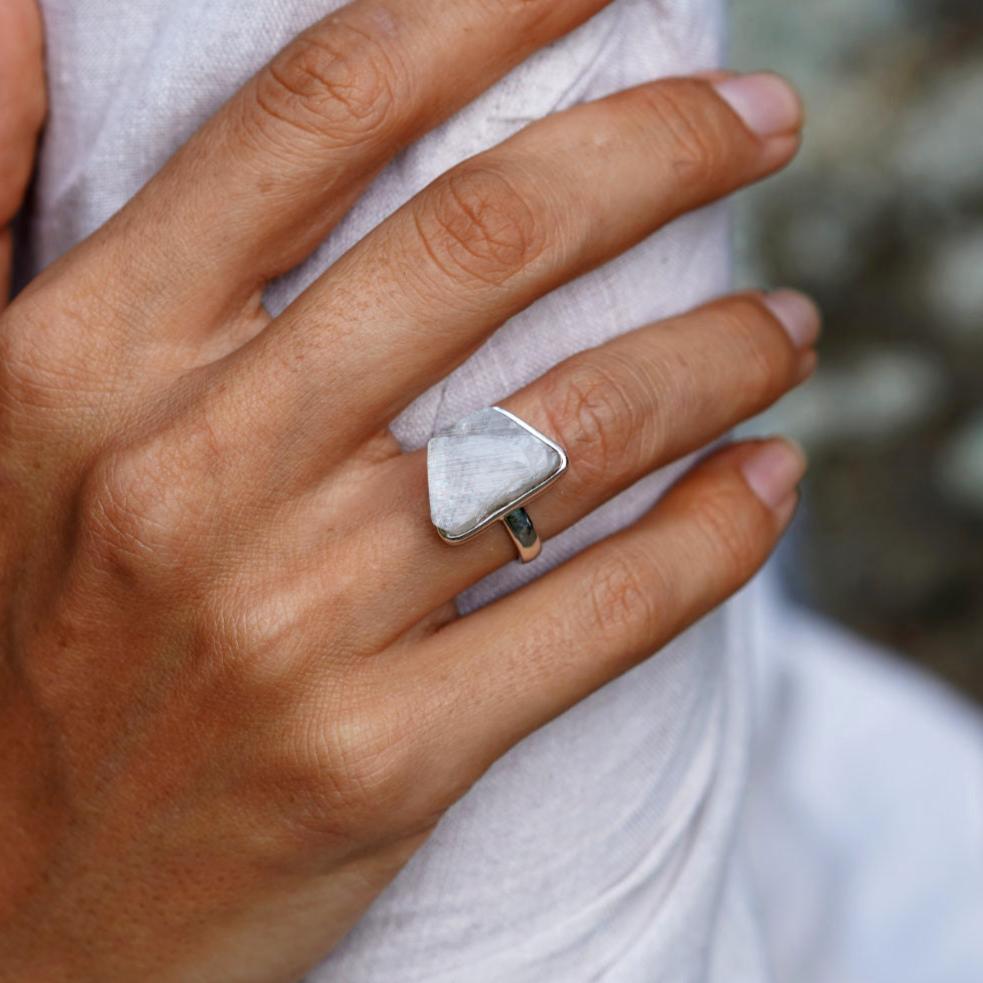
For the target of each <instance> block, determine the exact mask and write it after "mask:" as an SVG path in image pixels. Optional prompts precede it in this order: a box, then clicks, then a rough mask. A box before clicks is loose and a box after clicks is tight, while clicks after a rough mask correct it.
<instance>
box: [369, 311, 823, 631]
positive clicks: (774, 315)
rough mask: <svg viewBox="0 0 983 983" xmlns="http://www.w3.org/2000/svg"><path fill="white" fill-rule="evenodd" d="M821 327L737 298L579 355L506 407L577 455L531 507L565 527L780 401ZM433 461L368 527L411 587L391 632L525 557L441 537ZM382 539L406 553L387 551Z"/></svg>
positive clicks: (496, 541) (397, 576)
mask: <svg viewBox="0 0 983 983" xmlns="http://www.w3.org/2000/svg"><path fill="white" fill-rule="evenodd" d="M819 329H820V317H819V312H818V311H817V309H816V307H815V305H814V304H813V303H812V302H811V301H810V300H808V298H806V297H804V296H803V295H801V294H798V293H796V292H793V291H779V292H776V293H773V294H770V295H761V294H743V295H737V296H733V297H729V298H725V299H723V300H720V301H717V302H715V303H712V304H709V305H707V306H705V307H702V308H700V309H698V310H695V311H693V312H691V313H689V314H686V315H683V316H681V317H678V318H673V319H671V320H669V321H665V322H661V323H658V324H654V325H649V326H647V327H643V328H640V329H638V330H636V331H633V332H630V333H628V334H626V335H623V336H622V337H620V338H617V339H615V340H614V341H612V342H609V343H607V344H606V345H602V346H601V347H599V348H596V349H593V350H590V351H587V352H584V353H582V354H580V355H576V356H574V357H573V358H572V359H568V360H567V361H566V362H563V363H561V364H560V365H558V366H557V367H556V368H555V369H554V370H552V372H550V373H548V374H547V375H546V376H544V377H543V378H541V379H539V380H537V381H536V382H534V383H533V384H532V385H530V386H528V387H527V388H525V389H524V390H522V391H521V392H519V393H516V394H515V395H514V396H512V397H511V398H509V399H508V400H506V401H504V402H503V403H502V406H503V407H504V408H505V409H508V410H509V411H511V412H514V413H515V414H516V415H517V416H519V417H520V418H521V419H523V420H526V421H528V422H529V423H530V424H532V426H534V427H536V428H537V429H539V430H541V431H542V432H543V433H545V434H546V435H548V436H550V437H551V438H554V439H555V440H557V441H558V442H559V443H560V444H561V445H563V446H564V447H565V449H566V450H567V452H568V454H569V459H570V463H569V469H568V471H567V473H566V474H565V475H564V476H563V478H561V480H560V481H558V482H557V483H556V484H555V485H554V486H552V487H551V488H550V490H549V491H548V492H547V493H546V494H544V495H543V496H542V497H540V498H537V499H536V501H535V502H534V503H533V504H532V505H531V506H530V513H531V514H532V516H533V519H534V521H535V524H536V528H537V531H538V532H539V534H540V535H541V536H542V537H543V538H548V537H550V536H553V535H555V534H557V533H559V532H561V531H562V530H563V529H565V528H567V527H568V526H570V525H571V524H573V523H574V522H576V521H577V520H578V519H580V518H582V517H583V516H585V515H587V514H588V513H589V512H591V511H592V510H593V509H595V508H597V507H598V506H599V505H601V504H602V503H603V502H605V501H606V500H608V499H609V498H611V497H612V496H614V495H615V494H617V493H618V492H620V491H621V490H623V489H625V488H627V487H628V486H630V485H631V484H633V483H634V482H636V481H638V480H639V479H641V478H642V477H644V476H645V475H647V474H649V473H650V472H652V471H654V470H655V469H657V468H659V467H663V466H665V465H667V464H669V463H670V462H672V461H674V460H677V459H678V458H680V457H682V456H684V455H686V454H688V453H690V452H692V451H695V450H697V449H699V448H700V447H702V446H705V445H706V444H708V443H710V442H711V441H713V440H714V439H716V438H717V437H719V436H721V435H722V434H724V433H726V432H727V431H728V430H730V429H731V428H732V427H734V426H735V425H737V424H738V423H740V422H741V421H743V420H745V419H747V418H748V417H750V416H752V415H754V414H755V413H757V412H759V411H761V410H762V409H764V408H765V407H766V406H768V405H769V404H771V403H772V402H774V401H775V400H776V399H778V398H780V397H781V396H782V395H783V394H784V393H786V392H787V391H788V390H789V389H791V388H793V387H794V386H795V385H797V384H798V383H800V382H801V381H802V380H803V379H805V378H806V377H807V376H808V375H809V374H810V373H811V372H812V369H813V368H814V366H815V362H816V354H815V351H814V350H813V345H814V343H815V341H816V338H817V337H818V334H819ZM425 457H426V452H425V451H420V452H417V453H414V454H409V455H405V456H403V457H400V458H398V459H396V460H394V461H392V462H391V463H390V464H388V465H385V466H384V467H385V468H386V469H387V472H388V473H383V474H377V475H376V476H375V477H374V479H373V483H374V484H375V485H376V487H378V488H381V489H386V490H387V492H386V495H387V498H386V500H385V501H384V503H382V504H381V505H380V506H379V507H378V508H377V509H376V510H375V511H376V515H377V516H378V517H379V518H378V519H377V521H376V522H374V523H369V524H368V525H367V526H366V527H365V529H364V530H363V531H361V532H360V533H359V534H360V535H365V536H366V537H367V540H366V543H365V548H364V549H360V550H359V555H361V556H364V557H366V558H367V559H366V562H368V563H370V564H371V563H372V562H374V560H373V557H375V558H378V559H379V561H380V562H381V563H384V567H385V568H384V569H382V568H380V570H379V571H378V574H379V576H380V577H386V578H389V579H390V580H391V581H392V582H395V583H400V584H402V585H404V587H403V588H401V590H400V591H399V592H398V593H395V594H394V596H393V597H392V598H391V601H390V603H389V605H388V609H387V619H386V624H385V625H383V624H382V623H381V622H380V625H379V630H380V632H382V633H383V634H384V635H387V636H388V635H390V634H397V635H398V634H399V633H400V632H402V631H404V630H405V629H406V628H407V627H408V626H410V625H411V624H413V623H414V622H415V621H416V620H417V619H418V618H419V613H420V612H421V611H429V610H433V609H435V608H437V607H439V606H440V605H441V604H442V603H444V602H446V601H448V600H449V599H451V598H453V597H454V596H455V595H456V594H458V593H460V591H462V590H463V589H465V588H466V587H468V586H470V585H471V584H473V583H474V582H475V581H477V580H478V579H480V578H481V577H483V576H485V575H486V574H488V573H491V572H492V571H493V570H495V569H496V568H498V567H500V566H501V565H502V564H504V563H506V562H508V561H509V560H511V559H513V558H514V556H515V550H514V547H513V545H512V543H511V541H510V540H509V538H508V537H507V536H506V534H505V532H504V530H495V529H492V530H489V531H488V532H487V533H485V534H483V535H482V536H480V537H479V538H476V539H474V540H471V541H469V542H467V543H466V544H464V545H463V546H461V547H457V548H455V547H450V546H448V545H447V544H445V543H444V542H442V541H441V540H440V539H439V538H438V536H437V535H436V533H435V531H434V530H433V528H432V526H431V525H430V523H429V522H428V521H427V511H428V510H427V503H426V496H427V490H426V477H425V475H426V462H425ZM373 542H375V543H378V542H389V543H393V544H398V545H397V547H396V548H395V549H392V550H390V551H388V552H387V553H386V554H385V556H384V557H382V556H380V555H379V552H378V550H373V549H372V543H373Z"/></svg>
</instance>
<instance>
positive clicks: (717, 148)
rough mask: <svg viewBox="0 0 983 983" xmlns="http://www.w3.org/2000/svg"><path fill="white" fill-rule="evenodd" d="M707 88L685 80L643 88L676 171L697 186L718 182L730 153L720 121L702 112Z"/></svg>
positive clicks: (663, 144) (642, 91) (682, 178)
mask: <svg viewBox="0 0 983 983" xmlns="http://www.w3.org/2000/svg"><path fill="white" fill-rule="evenodd" d="M704 90H705V86H703V85H701V84H700V83H697V82H693V81H690V80H684V79H673V80H670V81H666V82H661V83H658V84H656V85H653V86H648V87H646V88H644V89H642V90H640V91H641V93H642V98H643V99H644V102H645V108H646V110H647V112H648V113H649V114H651V115H653V116H654V117H655V120H656V124H657V126H658V128H659V132H660V136H661V143H662V146H663V148H664V151H663V152H664V153H665V155H666V156H667V157H668V158H669V161H670V164H671V166H672V169H673V171H674V172H675V173H676V175H677V176H678V177H679V179H680V180H685V181H687V182H692V183H694V184H696V185H706V184H715V183H717V181H718V179H719V177H720V175H721V174H722V173H724V170H725V167H726V161H727V156H728V155H727V150H728V148H727V145H726V140H725V138H724V134H723V131H722V130H721V128H720V126H719V123H718V122H716V121H715V120H714V119H713V118H712V117H711V116H710V114H708V113H705V112H701V111H700V107H701V106H702V104H703V102H704V101H705V96H704Z"/></svg>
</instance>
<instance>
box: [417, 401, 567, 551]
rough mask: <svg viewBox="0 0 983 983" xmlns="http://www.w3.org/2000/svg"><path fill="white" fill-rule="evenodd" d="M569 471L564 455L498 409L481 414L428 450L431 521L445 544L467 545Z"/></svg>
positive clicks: (437, 439) (440, 436) (439, 437)
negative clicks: (458, 542)
mask: <svg viewBox="0 0 983 983" xmlns="http://www.w3.org/2000/svg"><path fill="white" fill-rule="evenodd" d="M565 468H566V457H565V455H564V454H563V452H562V450H560V448H559V447H557V445H556V444H554V443H553V442H552V441H551V440H549V439H548V438H546V437H544V436H543V435H542V434H541V433H539V432H538V431H537V430H534V429H533V428H532V427H530V426H528V425H527V424H525V423H522V422H521V421H520V420H518V419H517V418H516V417H513V416H511V415H510V414H508V413H506V412H505V411H504V410H501V409H499V408H498V407H492V408H491V409H484V410H479V411H478V412H477V413H472V414H471V415H470V416H467V417H465V418H464V419H463V420H460V421H459V422H458V423H457V424H455V425H454V426H453V427H452V428H451V429H450V430H447V431H445V432H444V433H441V434H438V435H437V436H436V437H434V438H433V439H432V440H431V441H430V443H429V445H428V447H427V474H428V479H429V483H430V518H431V519H432V521H433V524H434V525H435V526H436V527H437V529H438V531H439V532H440V534H441V535H442V536H443V537H444V538H445V539H452V540H458V539H466V538H467V537H468V536H470V535H472V534H473V533H475V532H477V531H478V530H479V529H481V528H482V526H484V525H485V524H487V523H488V522H489V521H490V520H491V519H493V518H501V517H502V515H506V514H508V512H510V511H512V510H513V509H515V508H519V507H520V506H521V504H522V502H523V501H524V500H527V499H528V498H529V497H530V496H532V495H533V494H535V493H536V492H538V491H539V490H541V489H542V487H543V486H544V485H546V484H548V483H549V482H550V481H551V480H552V479H553V478H555V477H557V476H558V475H559V474H561V473H562V472H563V470H564V469H565Z"/></svg>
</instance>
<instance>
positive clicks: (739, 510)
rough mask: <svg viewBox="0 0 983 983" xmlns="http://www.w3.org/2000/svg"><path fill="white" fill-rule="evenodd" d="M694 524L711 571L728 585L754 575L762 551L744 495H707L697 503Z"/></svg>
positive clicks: (722, 491)
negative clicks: (750, 521)
mask: <svg viewBox="0 0 983 983" xmlns="http://www.w3.org/2000/svg"><path fill="white" fill-rule="evenodd" d="M694 508H695V523H696V529H697V530H698V534H699V537H700V539H701V540H702V542H703V547H704V549H705V550H706V553H707V555H708V556H710V557H712V558H713V561H712V569H713V570H714V571H715V573H716V574H717V576H718V577H719V579H720V580H722V581H723V582H725V583H727V584H736V583H741V582H743V581H744V580H745V579H747V577H749V576H750V575H751V573H753V571H754V570H755V569H756V567H757V565H758V562H759V559H760V553H761V551H760V549H759V545H758V541H757V537H756V535H755V530H754V528H753V525H752V524H751V523H749V522H748V521H747V512H748V509H747V503H746V500H745V496H744V495H743V494H742V493H740V492H738V491H737V490H736V489H723V488H720V489H716V490H715V491H712V492H706V493H705V494H704V495H703V496H702V497H701V498H700V499H699V501H698V502H697V503H696V504H695V506H694Z"/></svg>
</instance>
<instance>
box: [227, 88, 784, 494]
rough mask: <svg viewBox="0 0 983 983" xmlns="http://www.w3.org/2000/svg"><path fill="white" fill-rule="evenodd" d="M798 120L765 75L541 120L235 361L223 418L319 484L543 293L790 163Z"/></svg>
mask: <svg viewBox="0 0 983 983" xmlns="http://www.w3.org/2000/svg"><path fill="white" fill-rule="evenodd" d="M800 125H801V107H800V104H799V102H798V99H797V98H796V96H795V94H794V92H793V91H792V90H791V89H790V88H789V87H788V85H787V84H786V83H784V82H783V81H782V80H780V79H778V78H777V77H775V76H771V75H758V76H748V77H744V78H740V79H724V80H720V81H715V82H710V81H707V80H699V79H667V80H663V81H660V82H655V83H650V84H647V85H643V86H640V87H638V88H635V89H632V90H628V91H625V92H622V93H619V94H617V95H615V96H611V97H608V98H606V99H603V100H600V101H597V102H594V103H587V104H585V105H582V106H579V107H576V108H575V109H572V110H568V111H566V112H563V113H558V114H556V115H554V116H552V117H548V118H547V119H545V120H542V121H540V122H538V123H534V124H532V125H531V126H529V127H527V128H526V129H525V130H524V131H522V132H520V133H519V134H517V135H516V136H515V137H513V138H511V139H510V140H508V141H506V142H505V143H504V144H502V145H500V146H499V147H497V148H495V149H493V150H491V151H489V152H487V153H485V154H482V155H479V156H478V157H476V158H474V159H472V160H470V161H467V162H465V163H464V164H462V165H460V166H459V167H457V168H455V169H453V170H452V171H450V172H449V173H448V174H446V175H445V176H444V177H442V178H440V179H438V181H436V182H435V183H434V184H433V185H431V186H430V187H429V188H428V189H426V190H425V191H424V192H422V193H421V194H420V195H419V196H417V198H415V199H414V200H412V201H411V202H409V203H408V204H407V205H406V206H404V207H403V208H402V209H400V210H399V211H398V212H397V213H396V214H395V215H393V216H392V217H391V218H390V219H388V220H387V221H386V222H385V223H383V224H382V225H381V226H379V227H378V228H377V229H376V230H375V231H374V232H373V233H371V234H370V235H369V236H367V237H366V239H364V240H363V241H362V242H361V243H360V244H359V245H358V246H356V247H355V248H354V249H353V250H352V251H351V252H349V253H348V254H347V255H346V256H345V257H343V258H342V260H340V261H339V262H338V263H337V264H336V265H335V266H334V267H333V268H332V269H331V270H329V271H328V272H327V273H326V274H325V275H324V276H323V277H322V278H321V280H320V281H318V282H316V283H315V284H314V285H313V286H312V287H310V288H309V289H308V290H307V291H306V292H305V293H304V294H302V295H301V296H300V297H299V298H298V299H297V300H296V301H295V302H294V303H293V304H292V305H291V306H290V307H289V308H288V309H287V310H286V311H285V312H284V313H283V315H281V317H280V318H279V319H277V320H276V321H275V322H274V323H273V324H272V325H271V327H270V328H269V329H268V330H267V331H266V332H264V333H263V334H262V335H261V336H259V337H258V338H257V339H255V340H254V342H252V343H251V344H249V345H247V346H246V347H245V348H243V349H241V350H240V351H239V352H237V353H236V354H235V355H234V356H232V358H231V359H230V361H229V363H228V369H229V376H228V378H227V380H226V381H227V383H228V384H227V386H226V387H223V388H224V391H225V395H223V396H222V397H221V398H222V399H223V400H224V405H225V408H226V409H227V410H230V411H231V412H230V413H229V415H228V417H227V418H228V419H230V422H231V421H235V425H236V426H238V427H241V428H243V429H242V430H240V432H243V433H245V434H246V435H248V439H249V440H250V441H252V434H254V433H255V432H256V429H257V428H261V429H262V432H264V433H265V434H267V435H268V436H269V438H270V439H269V440H268V441H267V445H268V446H269V448H270V457H269V458H265V457H264V455H263V452H262V450H261V449H259V450H257V451H256V454H257V455H258V456H257V457H256V464H257V466H258V467H260V468H261V469H262V470H263V471H264V472H269V470H270V469H271V468H276V467H277V461H278V460H279V461H282V460H283V448H284V447H285V446H290V448H291V454H290V457H291V460H290V461H289V466H290V471H291V473H292V474H293V475H295V476H297V477H298V478H300V479H301V480H302V481H305V482H309V481H311V480H317V479H318V478H320V477H322V476H323V474H324V470H325V468H326V467H329V466H330V464H331V463H332V462H340V461H343V460H345V459H346V458H347V457H348V456H349V455H350V454H351V453H353V452H354V451H356V450H357V448H358V447H359V445H360V444H361V443H362V442H364V441H366V440H369V439H370V438H371V437H372V436H374V435H375V434H377V433H379V432H380V430H383V429H384V427H385V426H386V424H387V422H388V421H389V420H391V419H392V418H394V417H395V416H396V415H398V413H399V412H400V411H401V410H402V409H403V408H404V407H405V406H406V405H407V404H408V403H409V402H410V401H411V400H412V399H413V398H415V396H416V395H418V394H419V393H420V392H422V391H423V390H425V389H426V388H427V387H428V386H430V385H432V384H433V383H434V382H436V381H437V380H438V379H439V378H441V377H443V376H444V375H446V374H447V373H448V372H449V371H450V370H451V369H452V368H454V367H455V366H456V365H457V364H458V363H460V362H461V361H462V360H463V359H464V358H465V357H466V356H467V355H468V353H469V352H470V351H472V350H473V349H474V348H475V347H477V345H479V344H480V343H481V342H482V341H483V340H484V338H485V337H486V336H487V335H488V334H489V333H490V332H491V331H493V330H494V329H495V327H497V326H498V325H500V324H501V323H502V322H503V321H505V320H506V319H508V318H509V317H510V316H512V315H514V314H516V313H517V312H518V311H520V310H522V309H523V308H524V307H526V306H528V305H529V304H530V303H532V302H533V301H534V300H536V299H537V298H538V297H540V296H541V295H543V294H544V293H546V292H548V291H549V290H551V289H553V288H555V287H557V286H558V285H560V284H561V283H563V282H565V281H566V280H569V279H571V278H573V277H575V276H577V275H579V274H581V273H583V272H586V271H587V270H589V269H590V268H592V267H594V266H596V265H598V264H599V263H601V262H604V261H605V260H607V259H610V258H611V257H613V256H614V255H616V254H617V253H619V252H621V251H623V250H624V249H626V248H628V247H629V246H631V245H633V244H634V243H636V242H638V241H639V240H640V239H642V238H643V237H644V236H646V235H647V234H649V233H651V232H653V231H654V230H656V229H657V228H659V227H660V226H662V225H664V224H665V223H667V222H668V221H670V220H671V219H673V218H675V217H677V216H678V215H680V214H682V213H684V212H686V211H689V210H691V209H693V208H696V207H698V206H700V205H702V204H705V203H707V202H708V201H711V200H713V199H716V198H719V197H721V196H722V195H724V194H727V193H729V192H730V191H733V190H735V189H737V188H738V187H740V186H742V185H744V184H747V183H749V182H751V181H753V180H756V179H759V178H761V177H764V176H765V175H767V174H769V173H771V172H772V171H774V170H775V169H777V168H778V167H780V166H782V165H784V164H785V163H787V162H788V160H789V159H790V158H791V157H792V156H793V154H794V152H795V150H796V148H797V146H798V128H799V126H800ZM257 392H262V393H263V394H264V395H263V400H262V401H261V402H259V401H257V400H255V398H254V394H255V393H257ZM251 414H256V415H255V416H253V417H252V418H250V415H251ZM221 415H222V414H221V413H220V414H219V418H221ZM243 424H245V426H244V427H243Z"/></svg>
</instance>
